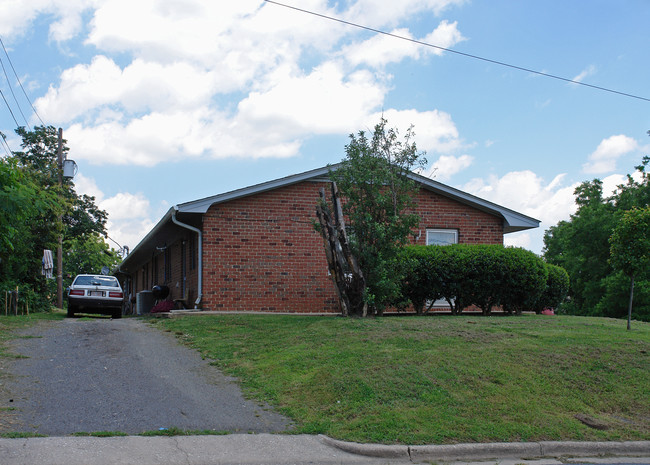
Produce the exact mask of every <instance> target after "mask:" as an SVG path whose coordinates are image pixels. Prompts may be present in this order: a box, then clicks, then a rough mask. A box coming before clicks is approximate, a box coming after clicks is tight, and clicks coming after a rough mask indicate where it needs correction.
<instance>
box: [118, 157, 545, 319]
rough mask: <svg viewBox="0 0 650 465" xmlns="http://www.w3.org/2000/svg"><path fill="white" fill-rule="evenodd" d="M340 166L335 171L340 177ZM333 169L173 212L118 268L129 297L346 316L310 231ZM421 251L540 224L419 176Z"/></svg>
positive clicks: (499, 239) (492, 240) (495, 238)
mask: <svg viewBox="0 0 650 465" xmlns="http://www.w3.org/2000/svg"><path fill="white" fill-rule="evenodd" d="M335 167H336V166H334V167H332V168H335ZM328 172H329V168H328V167H324V168H319V169H315V170H312V171H308V172H305V173H300V174H296V175H292V176H288V177H285V178H281V179H277V180H274V181H269V182H265V183H262V184H257V185H254V186H250V187H245V188H243V189H238V190H235V191H231V192H227V193H224V194H219V195H215V196H212V197H208V198H205V199H199V200H195V201H192V202H187V203H183V204H179V205H175V206H174V207H172V208H170V209H169V211H168V212H167V213H166V214H165V216H164V217H163V218H162V219H161V220H160V221H159V222H158V224H157V225H156V226H155V227H154V228H153V229H152V230H151V231H150V232H149V233H148V234H147V236H146V237H145V238H144V239H143V240H142V241H141V242H140V243H139V244H138V245H137V246H136V247H135V248H134V249H133V251H132V252H131V253H130V254H129V255H128V256H127V257H126V258H125V259H124V261H123V262H122V264H121V265H120V268H119V272H118V276H120V277H121V280H122V281H124V283H125V286H126V291H127V293H128V294H130V295H131V296H135V295H136V294H137V293H139V292H140V291H143V290H151V288H152V287H153V286H154V285H166V286H168V287H169V288H170V290H171V296H170V297H171V299H178V300H183V301H184V302H185V304H186V305H187V307H189V308H201V309H203V310H223V311H247V312H295V313H322V312H333V313H338V312H339V306H338V301H337V298H336V294H335V290H334V285H333V283H332V281H331V278H330V277H329V275H328V268H327V262H326V259H325V253H324V251H323V240H322V238H321V237H320V235H319V234H318V233H317V232H316V231H315V230H314V228H313V221H314V220H316V214H315V207H316V203H317V200H318V191H319V188H321V187H327V186H328V183H329V180H328ZM411 177H412V178H413V179H414V180H416V181H417V182H418V183H419V184H420V191H419V193H418V196H417V199H416V205H417V208H416V210H417V213H418V214H419V216H420V227H419V231H418V232H417V234H414V236H413V242H414V243H417V244H442V243H453V242H459V243H483V244H502V243H503V235H504V234H507V233H510V232H515V231H522V230H526V229H531V228H536V227H538V226H539V221H538V220H535V219H533V218H530V217H528V216H525V215H522V214H520V213H517V212H515V211H513V210H510V209H507V208H505V207H502V206H499V205H496V204H494V203H491V202H488V201H486V200H483V199H480V198H478V197H475V196H472V195H470V194H468V193H465V192H462V191H459V190H457V189H454V188H452V187H449V186H446V185H444V184H441V183H439V182H436V181H434V180H432V179H429V178H427V177H424V176H420V175H418V174H415V173H412V174H411Z"/></svg>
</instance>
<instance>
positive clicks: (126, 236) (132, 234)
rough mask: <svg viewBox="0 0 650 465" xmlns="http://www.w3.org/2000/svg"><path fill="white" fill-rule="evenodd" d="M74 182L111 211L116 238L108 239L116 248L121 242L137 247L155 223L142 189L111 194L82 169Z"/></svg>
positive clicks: (109, 224) (112, 235)
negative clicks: (106, 192) (83, 172)
mask: <svg viewBox="0 0 650 465" xmlns="http://www.w3.org/2000/svg"><path fill="white" fill-rule="evenodd" d="M74 183H75V190H76V191H77V193H78V194H80V195H81V194H86V195H91V196H93V197H95V204H96V205H97V206H98V207H99V208H100V209H102V210H105V211H106V212H107V213H108V220H107V221H106V230H107V233H108V236H109V237H110V238H111V239H112V240H109V241H107V242H108V244H109V246H111V247H113V248H115V247H116V244H115V242H117V243H118V244H120V245H121V246H129V247H130V248H133V247H134V246H136V245H137V244H138V243H139V242H140V240H142V238H143V237H144V236H145V235H146V234H147V233H148V232H149V231H150V230H151V228H152V227H153V226H154V225H155V221H153V220H152V218H151V214H152V209H151V206H150V202H149V199H147V198H146V197H145V196H144V194H142V193H141V192H138V193H136V194H132V193H129V192H119V193H117V194H115V195H114V196H112V197H108V198H107V197H106V196H105V194H104V192H102V190H101V189H100V188H99V187H98V186H97V183H96V182H95V180H94V179H93V178H89V177H86V176H84V175H83V174H81V173H79V174H77V175H76V176H75V178H74ZM156 213H157V212H156ZM113 241H115V242H113Z"/></svg>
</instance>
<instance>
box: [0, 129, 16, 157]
mask: <svg viewBox="0 0 650 465" xmlns="http://www.w3.org/2000/svg"><path fill="white" fill-rule="evenodd" d="M0 140H2V148H3V149H5V152H7V155H8V156H11V155H12V153H13V152H12V150H11V147H9V144H8V143H7V136H5V135H4V133H3V132H2V131H0Z"/></svg>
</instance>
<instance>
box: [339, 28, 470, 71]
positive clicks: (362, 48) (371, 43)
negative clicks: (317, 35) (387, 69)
mask: <svg viewBox="0 0 650 465" xmlns="http://www.w3.org/2000/svg"><path fill="white" fill-rule="evenodd" d="M457 26H458V23H457V22H453V23H449V22H448V21H447V20H443V21H442V22H441V23H440V24H439V25H438V27H437V28H436V29H435V30H434V31H432V32H431V33H430V34H428V35H427V36H426V37H424V38H422V39H418V40H419V41H420V42H425V43H429V44H432V45H436V46H438V47H443V48H451V47H452V46H454V45H455V44H457V43H458V42H460V41H461V40H464V39H465V38H464V37H463V36H462V34H461V33H460V31H459V30H458V27H457ZM391 34H393V35H396V36H400V37H406V38H408V39H413V36H412V34H411V33H410V32H409V30H408V29H403V28H402V29H395V30H393V31H391ZM342 53H343V55H344V56H345V58H346V60H347V61H349V62H350V63H351V64H352V65H354V66H357V65H360V64H364V65H367V66H371V67H373V68H382V67H384V66H386V65H387V64H389V63H397V62H399V61H401V60H403V59H404V58H407V57H408V58H414V59H418V58H420V57H422V56H424V55H426V54H428V53H433V54H435V55H441V54H442V53H443V51H442V50H441V49H439V48H432V47H426V46H424V45H419V44H415V43H413V42H410V41H408V40H400V39H397V38H395V37H389V36H387V35H383V34H377V35H375V36H373V37H371V38H370V39H368V40H366V41H364V42H361V43H358V44H353V45H350V46H348V47H345V48H344V49H343V52H342Z"/></svg>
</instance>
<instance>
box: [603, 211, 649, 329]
mask: <svg viewBox="0 0 650 465" xmlns="http://www.w3.org/2000/svg"><path fill="white" fill-rule="evenodd" d="M609 241H610V244H611V248H610V251H611V252H610V253H611V258H610V262H611V264H612V266H614V268H616V269H619V270H621V271H623V273H624V274H625V275H626V276H628V277H629V278H630V301H629V306H628V314H627V329H628V330H630V329H631V320H632V303H633V300H634V279H635V277H637V276H638V275H639V274H640V273H641V272H643V271H644V270H647V269H648V268H650V207H645V208H642V209H640V208H633V209H632V210H628V211H627V212H625V214H624V215H623V217H622V218H621V220H620V222H619V224H618V225H617V226H616V228H615V229H614V232H613V233H612V236H611V237H610V240H609Z"/></svg>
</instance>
